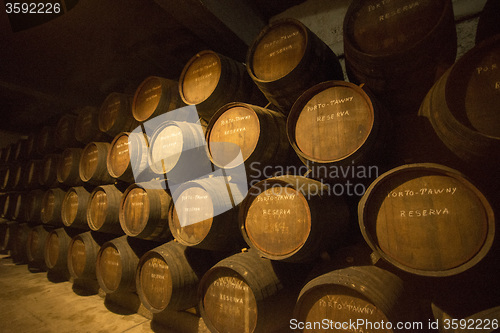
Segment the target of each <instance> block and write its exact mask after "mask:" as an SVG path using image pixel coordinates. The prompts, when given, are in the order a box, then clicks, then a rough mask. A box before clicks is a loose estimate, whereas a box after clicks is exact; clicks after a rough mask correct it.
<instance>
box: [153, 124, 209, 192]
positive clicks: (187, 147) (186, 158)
mask: <svg viewBox="0 0 500 333" xmlns="http://www.w3.org/2000/svg"><path fill="white" fill-rule="evenodd" d="M149 165H150V167H151V170H152V171H153V172H154V173H156V174H160V175H162V174H166V175H167V178H168V179H169V180H172V181H174V182H176V183H182V182H184V181H186V180H191V179H195V178H198V177H200V176H202V175H205V174H208V173H210V172H212V168H211V164H210V159H209V157H208V155H207V151H206V142H205V135H204V133H203V129H202V126H201V125H200V124H197V123H188V122H179V121H166V122H164V123H162V124H160V125H159V126H158V128H157V129H156V130H155V132H154V133H153V135H152V137H151V141H150V149H149Z"/></svg>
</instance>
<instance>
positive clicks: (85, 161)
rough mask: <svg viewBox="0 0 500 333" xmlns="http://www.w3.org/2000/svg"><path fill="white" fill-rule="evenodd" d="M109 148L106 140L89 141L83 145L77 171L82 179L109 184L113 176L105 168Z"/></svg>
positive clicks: (97, 183) (88, 181)
mask: <svg viewBox="0 0 500 333" xmlns="http://www.w3.org/2000/svg"><path fill="white" fill-rule="evenodd" d="M110 148H111V145H110V144H109V143H108V142H91V143H89V144H87V145H86V146H85V148H84V149H83V151H82V156H81V158H80V165H79V172H80V178H81V180H82V181H84V182H87V183H90V184H95V185H101V184H111V183H113V182H114V178H113V177H112V176H111V175H110V174H109V172H108V168H107V156H108V152H109V150H110Z"/></svg>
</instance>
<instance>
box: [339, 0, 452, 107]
mask: <svg viewBox="0 0 500 333" xmlns="http://www.w3.org/2000/svg"><path fill="white" fill-rule="evenodd" d="M343 34H344V54H345V57H346V71H347V75H348V77H349V80H350V81H351V82H353V83H356V84H360V83H363V84H365V85H366V87H367V88H369V89H370V90H371V91H372V92H373V93H374V95H375V96H376V97H377V98H378V99H379V100H380V101H381V102H382V103H383V104H384V105H385V106H386V107H387V108H388V109H389V110H390V111H391V112H392V113H393V115H394V116H398V115H401V114H411V113H413V112H414V111H416V110H418V107H419V106H420V104H421V103H422V100H423V99H424V97H425V94H426V93H427V91H428V90H429V88H430V87H431V86H432V84H433V83H434V82H435V80H436V79H437V78H438V77H439V76H441V74H442V73H443V72H444V71H445V70H446V69H447V68H449V67H450V66H451V65H452V64H453V63H454V61H455V58H456V53H457V33H456V29H455V24H454V16H453V7H452V1H451V0H439V1H429V0H426V1H411V0H403V1H397V2H394V1H391V2H388V1H374V0H373V1H372V0H370V1H365V0H356V1H352V2H351V3H350V5H349V8H348V11H347V13H346V16H345V19H344V27H343Z"/></svg>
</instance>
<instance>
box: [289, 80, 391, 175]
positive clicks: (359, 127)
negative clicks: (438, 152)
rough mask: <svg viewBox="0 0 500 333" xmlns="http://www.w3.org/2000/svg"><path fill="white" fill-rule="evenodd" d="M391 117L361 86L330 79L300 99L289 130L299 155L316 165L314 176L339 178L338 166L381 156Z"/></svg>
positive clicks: (308, 164)
mask: <svg viewBox="0 0 500 333" xmlns="http://www.w3.org/2000/svg"><path fill="white" fill-rule="evenodd" d="M387 122H388V121H387V119H386V117H385V114H384V110H383V109H382V108H380V107H379V106H378V104H377V103H376V102H375V101H374V99H372V98H370V96H369V95H368V94H367V93H366V92H365V91H364V90H363V89H362V88H360V87H358V86H356V85H354V84H352V83H349V82H344V81H328V82H323V83H320V84H317V85H315V86H314V87H312V88H310V89H308V90H307V91H306V92H305V93H304V94H303V95H302V96H300V98H299V99H298V100H297V101H296V103H295V104H294V105H293V108H292V110H291V111H290V114H289V116H288V119H287V133H288V138H289V140H290V144H291V145H292V147H293V149H294V150H295V152H296V153H297V155H298V156H299V158H300V159H301V160H302V162H303V163H304V164H305V165H306V166H307V167H308V168H309V169H311V170H312V175H311V178H335V176H337V175H338V174H337V173H335V172H334V171H335V169H337V168H339V167H352V168H354V166H355V165H363V164H364V165H368V164H366V163H368V162H369V161H371V160H373V159H375V157H378V155H379V154H380V150H381V147H382V146H383V144H384V141H385V137H386V135H387V132H388V131H387ZM346 174H349V172H346ZM345 177H346V178H347V177H348V176H345Z"/></svg>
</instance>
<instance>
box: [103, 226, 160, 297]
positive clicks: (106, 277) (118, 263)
mask: <svg viewBox="0 0 500 333" xmlns="http://www.w3.org/2000/svg"><path fill="white" fill-rule="evenodd" d="M157 245H158V244H157V243H152V242H148V241H143V240H140V239H134V238H131V237H128V236H122V237H118V238H115V239H112V240H110V241H108V242H106V243H104V244H103V245H102V246H101V248H100V250H99V252H98V254H97V262H96V276H97V281H98V282H99V286H100V287H101V288H102V290H104V291H105V292H106V293H108V294H112V293H117V292H135V291H136V289H135V272H136V270H137V265H138V264H139V258H140V257H141V256H142V255H143V254H144V253H146V252H147V251H149V250H151V249H152V248H154V247H155V246H157Z"/></svg>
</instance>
